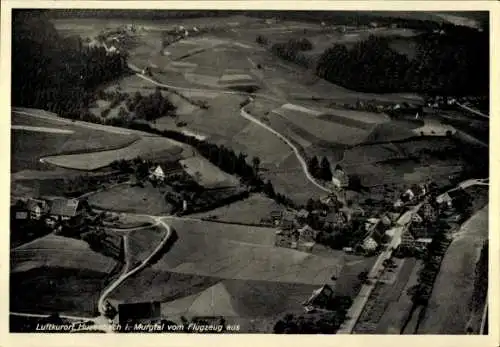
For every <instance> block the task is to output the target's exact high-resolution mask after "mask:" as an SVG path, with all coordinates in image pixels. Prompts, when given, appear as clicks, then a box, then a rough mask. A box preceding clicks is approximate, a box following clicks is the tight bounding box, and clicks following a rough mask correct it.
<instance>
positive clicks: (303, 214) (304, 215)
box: [297, 208, 309, 220]
mask: <svg viewBox="0 0 500 347" xmlns="http://www.w3.org/2000/svg"><path fill="white" fill-rule="evenodd" d="M307 217H309V211H307V210H306V209H304V208H303V209H301V210H300V211H299V212H298V213H297V218H299V219H301V220H305V219H306V218H307Z"/></svg>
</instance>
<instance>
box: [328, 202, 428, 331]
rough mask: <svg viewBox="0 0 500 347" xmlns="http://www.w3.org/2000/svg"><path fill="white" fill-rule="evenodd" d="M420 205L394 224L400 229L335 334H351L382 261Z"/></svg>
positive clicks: (378, 274) (381, 255) (380, 256)
mask: <svg viewBox="0 0 500 347" xmlns="http://www.w3.org/2000/svg"><path fill="white" fill-rule="evenodd" d="M421 206H422V203H420V204H418V205H416V206H415V207H413V208H412V209H410V210H408V211H406V212H405V213H404V214H403V215H402V216H401V217H400V218H399V219H398V220H397V222H396V225H397V226H399V227H400V228H395V229H396V233H395V234H394V236H393V237H392V240H391V243H390V244H389V245H388V246H387V248H386V250H385V251H383V252H382V253H380V255H379V256H378V258H377V260H376V261H375V264H373V267H372V269H371V270H370V272H369V273H368V282H367V283H366V284H363V286H362V287H361V289H360V291H359V293H358V295H357V296H356V298H355V299H354V301H353V303H352V305H351V307H350V308H349V311H348V312H347V317H348V318H347V319H346V321H345V322H344V323H343V324H342V326H341V327H340V328H339V330H338V331H337V334H351V333H352V331H353V329H354V327H355V325H356V323H357V322H358V319H359V317H360V316H361V313H362V312H363V309H364V308H365V305H366V303H367V302H368V299H369V298H370V295H371V293H372V291H373V289H374V288H375V285H376V284H377V281H378V278H379V276H380V275H381V273H382V270H383V264H384V260H386V259H389V258H390V257H391V256H392V252H393V251H394V249H395V248H396V247H397V245H398V244H399V240H400V239H401V235H402V234H403V232H404V231H405V230H406V229H407V228H408V225H409V223H410V222H411V218H412V217H413V215H414V214H415V213H416V212H417V211H418V210H419V209H420V207H421Z"/></svg>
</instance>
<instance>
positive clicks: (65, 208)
mask: <svg viewBox="0 0 500 347" xmlns="http://www.w3.org/2000/svg"><path fill="white" fill-rule="evenodd" d="M83 212H84V207H83V204H80V201H79V200H78V199H63V198H56V199H53V200H52V201H50V210H49V214H50V216H51V217H52V218H55V219H56V220H63V221H64V220H70V219H72V218H75V217H79V216H81V215H82V214H83Z"/></svg>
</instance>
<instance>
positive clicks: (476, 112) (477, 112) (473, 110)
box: [456, 102, 490, 119]
mask: <svg viewBox="0 0 500 347" xmlns="http://www.w3.org/2000/svg"><path fill="white" fill-rule="evenodd" d="M456 104H457V105H458V107H460V108H463V109H464V110H467V111H469V112H472V113H474V114H475V115H478V116H479V117H483V118H488V119H490V116H488V115H487V114H484V113H482V112H479V111H478V110H475V109H473V108H470V107H469V106H465V105H462V104H460V103H458V102H457V103H456Z"/></svg>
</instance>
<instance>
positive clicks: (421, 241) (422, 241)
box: [414, 237, 432, 247]
mask: <svg viewBox="0 0 500 347" xmlns="http://www.w3.org/2000/svg"><path fill="white" fill-rule="evenodd" d="M431 242H432V239H431V238H430V237H421V238H418V239H416V240H415V242H414V244H415V246H416V247H427V246H429V245H430V243H431Z"/></svg>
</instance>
